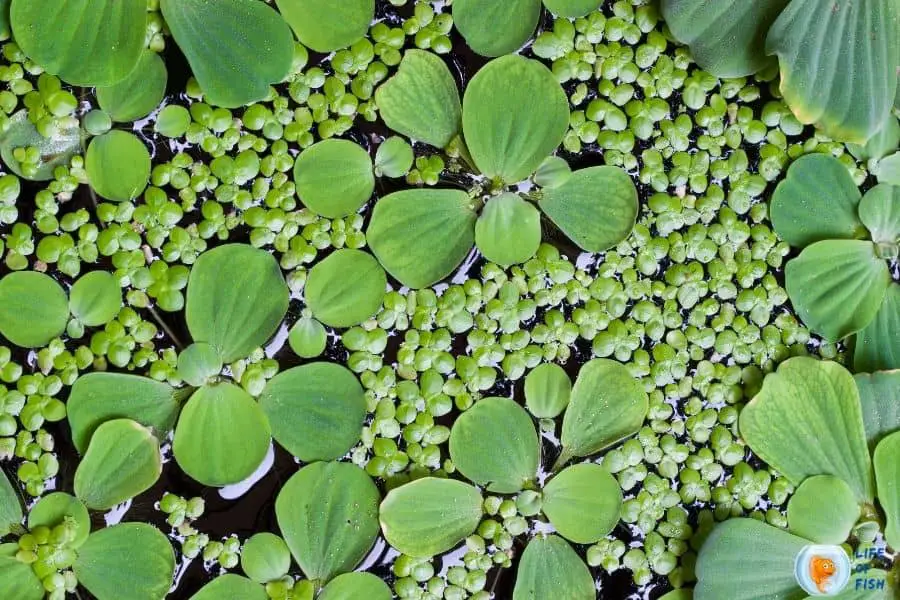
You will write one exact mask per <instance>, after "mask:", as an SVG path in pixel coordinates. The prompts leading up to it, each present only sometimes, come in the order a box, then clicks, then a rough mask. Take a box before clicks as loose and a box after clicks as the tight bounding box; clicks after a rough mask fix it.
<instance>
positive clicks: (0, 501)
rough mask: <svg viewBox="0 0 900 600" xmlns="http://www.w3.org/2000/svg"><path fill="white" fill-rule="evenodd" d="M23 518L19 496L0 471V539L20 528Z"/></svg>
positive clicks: (1, 470)
mask: <svg viewBox="0 0 900 600" xmlns="http://www.w3.org/2000/svg"><path fill="white" fill-rule="evenodd" d="M23 516H24V515H23V514H22V501H21V500H20V499H19V494H17V493H16V490H15V488H14V487H13V484H12V483H10V481H9V478H7V476H6V473H5V472H4V471H3V469H0V538H2V537H3V536H5V535H7V534H8V533H10V532H11V531H13V530H14V529H17V528H18V527H20V526H21V525H22V518H23Z"/></svg>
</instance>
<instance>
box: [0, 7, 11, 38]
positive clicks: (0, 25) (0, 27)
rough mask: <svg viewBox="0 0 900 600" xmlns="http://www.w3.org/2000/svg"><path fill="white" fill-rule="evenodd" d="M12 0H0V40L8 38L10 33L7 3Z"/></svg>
mask: <svg viewBox="0 0 900 600" xmlns="http://www.w3.org/2000/svg"><path fill="white" fill-rule="evenodd" d="M10 4H12V0H0V40H3V41H5V40H8V39H9V37H10V36H11V35H12V28H11V27H10V25H9V5H10Z"/></svg>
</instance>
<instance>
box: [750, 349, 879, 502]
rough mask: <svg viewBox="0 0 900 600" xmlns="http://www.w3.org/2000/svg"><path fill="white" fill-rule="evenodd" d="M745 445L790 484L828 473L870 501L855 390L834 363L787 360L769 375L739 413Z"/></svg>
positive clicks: (869, 476)
mask: <svg viewBox="0 0 900 600" xmlns="http://www.w3.org/2000/svg"><path fill="white" fill-rule="evenodd" d="M740 431H741V435H742V436H743V437H744V440H745V441H746V442H747V445H748V446H750V449H751V450H753V452H755V453H756V454H757V455H758V456H759V457H760V458H762V459H763V460H764V461H766V462H767V463H769V464H770V465H771V466H772V467H773V468H775V469H777V470H778V471H780V472H781V474H782V475H784V476H785V477H786V478H787V480H788V481H789V482H791V483H792V484H793V485H800V483H802V482H803V481H804V480H805V479H806V478H807V477H812V476H814V475H833V476H835V477H838V478H839V479H843V480H844V481H845V482H847V484H849V485H850V487H851V488H852V489H853V493H854V494H855V495H856V498H857V500H858V501H860V502H871V501H872V497H873V496H872V492H873V490H872V466H871V461H870V460H869V451H868V448H867V447H866V433H865V429H864V426H863V418H862V411H861V409H860V404H859V392H858V391H857V388H856V383H854V381H853V376H852V375H850V373H849V371H847V370H846V369H845V368H844V367H842V366H841V365H839V364H837V363H834V362H826V361H818V360H815V359H812V358H808V357H804V356H801V357H795V358H790V359H788V360H786V361H784V362H783V363H781V365H780V366H779V367H778V370H777V371H776V372H775V373H769V374H768V375H767V376H766V378H765V379H764V380H763V385H762V389H761V390H760V391H759V393H758V394H757V395H756V396H755V397H754V398H753V400H751V401H750V402H749V403H748V404H747V406H746V407H745V408H744V410H743V411H742V412H741V416H740Z"/></svg>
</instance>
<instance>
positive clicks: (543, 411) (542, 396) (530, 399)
mask: <svg viewBox="0 0 900 600" xmlns="http://www.w3.org/2000/svg"><path fill="white" fill-rule="evenodd" d="M571 394H572V380H571V379H569V375H568V374H567V373H566V372H565V370H564V369H563V368H562V367H560V366H559V365H557V364H555V363H542V364H540V365H538V366H537V367H535V369H534V370H533V371H532V372H531V373H529V374H528V375H526V376H525V406H526V407H527V408H528V411H529V412H530V413H531V414H533V415H534V416H535V417H537V418H539V419H555V418H556V417H558V416H559V415H560V413H562V411H564V410H565V409H566V406H568V405H569V397H570V396H571Z"/></svg>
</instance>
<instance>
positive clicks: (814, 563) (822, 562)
mask: <svg viewBox="0 0 900 600" xmlns="http://www.w3.org/2000/svg"><path fill="white" fill-rule="evenodd" d="M835 571H837V567H835V565H834V561H833V560H831V559H830V558H825V557H823V556H813V557H812V560H810V561H809V577H810V579H812V580H813V583H815V584H816V587H817V588H818V589H819V591H820V592H822V593H823V594H824V593H826V592H827V591H828V589H827V588H826V587H825V586H826V584H827V583H828V580H829V579H831V578H832V577H833V576H834V573H835Z"/></svg>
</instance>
